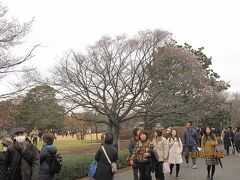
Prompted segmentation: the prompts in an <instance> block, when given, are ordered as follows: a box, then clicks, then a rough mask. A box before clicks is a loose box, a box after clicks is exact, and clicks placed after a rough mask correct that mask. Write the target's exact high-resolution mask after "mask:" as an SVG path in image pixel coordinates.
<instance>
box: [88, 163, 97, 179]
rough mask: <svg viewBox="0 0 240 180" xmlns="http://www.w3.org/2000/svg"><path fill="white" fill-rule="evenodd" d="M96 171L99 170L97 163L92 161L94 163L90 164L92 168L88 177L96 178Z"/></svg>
mask: <svg viewBox="0 0 240 180" xmlns="http://www.w3.org/2000/svg"><path fill="white" fill-rule="evenodd" d="M96 170H97V162H96V161H92V163H91V164H90V167H89V171H88V177H89V178H94V176H95V174H96Z"/></svg>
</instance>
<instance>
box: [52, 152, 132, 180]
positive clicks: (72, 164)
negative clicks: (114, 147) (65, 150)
mask: <svg viewBox="0 0 240 180" xmlns="http://www.w3.org/2000/svg"><path fill="white" fill-rule="evenodd" d="M127 155H128V150H120V151H119V154H118V159H119V160H118V162H117V164H118V168H119V169H120V168H123V167H126V166H127V165H126V162H125V159H126V156H127ZM94 156H95V154H84V155H67V156H64V157H63V158H64V163H63V167H62V170H61V172H60V174H59V175H58V176H57V177H56V179H58V180H75V179H80V178H83V177H86V176H87V175H88V170H89V166H90V164H91V162H92V161H93V159H94Z"/></svg>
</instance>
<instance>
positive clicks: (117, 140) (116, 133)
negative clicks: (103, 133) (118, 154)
mask: <svg viewBox="0 0 240 180" xmlns="http://www.w3.org/2000/svg"><path fill="white" fill-rule="evenodd" d="M110 132H111V133H112V134H113V136H114V140H115V143H116V144H117V148H118V150H119V149H120V136H119V135H120V124H117V125H116V124H113V123H111V122H110Z"/></svg>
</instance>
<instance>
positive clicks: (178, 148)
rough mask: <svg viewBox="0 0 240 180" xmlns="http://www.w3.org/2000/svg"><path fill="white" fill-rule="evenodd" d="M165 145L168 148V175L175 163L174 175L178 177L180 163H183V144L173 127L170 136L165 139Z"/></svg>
mask: <svg viewBox="0 0 240 180" xmlns="http://www.w3.org/2000/svg"><path fill="white" fill-rule="evenodd" d="M167 146H168V149H169V154H168V162H169V164H170V175H172V170H173V167H174V164H176V177H177V178H178V179H179V178H180V177H179V171H180V164H181V163H183V159H182V150H183V145H182V141H181V139H180V138H179V137H178V135H177V131H176V130H175V129H173V130H172V133H171V137H170V138H168V140H167Z"/></svg>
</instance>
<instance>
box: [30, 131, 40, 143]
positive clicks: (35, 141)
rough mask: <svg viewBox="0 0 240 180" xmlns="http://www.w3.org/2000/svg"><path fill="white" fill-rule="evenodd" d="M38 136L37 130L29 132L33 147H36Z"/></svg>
mask: <svg viewBox="0 0 240 180" xmlns="http://www.w3.org/2000/svg"><path fill="white" fill-rule="evenodd" d="M38 134H39V132H38V129H37V128H36V127H35V128H34V129H33V130H32V132H31V137H32V139H33V144H34V145H35V146H37V140H38Z"/></svg>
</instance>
